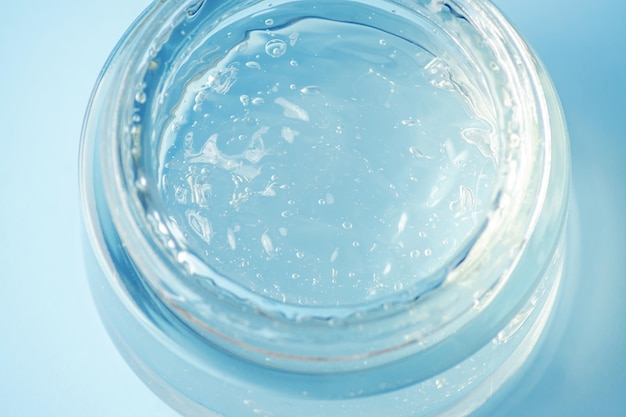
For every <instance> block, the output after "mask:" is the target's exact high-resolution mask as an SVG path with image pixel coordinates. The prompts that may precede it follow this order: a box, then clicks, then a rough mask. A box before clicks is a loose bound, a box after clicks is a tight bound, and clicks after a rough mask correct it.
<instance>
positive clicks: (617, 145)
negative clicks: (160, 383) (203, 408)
mask: <svg viewBox="0 0 626 417" xmlns="http://www.w3.org/2000/svg"><path fill="white" fill-rule="evenodd" d="M497 3H498V4H499V5H500V6H501V8H502V9H503V10H504V12H505V13H506V14H507V15H508V16H509V17H510V19H511V20H512V21H513V22H514V24H515V26H517V27H518V29H519V30H520V32H521V33H522V34H523V35H524V36H525V38H526V39H527V40H528V41H529V42H530V43H531V44H532V45H533V47H534V48H535V50H536V51H537V52H538V54H539V55H540V56H541V57H542V59H543V61H544V62H545V64H546V66H547V68H548V70H549V71H550V73H551V75H552V77H553V79H554V82H555V84H556V87H557V89H558V90H559V93H560V96H561V99H562V101H563V106H564V108H565V112H566V115H567V117H568V121H569V126H570V136H571V141H572V158H573V168H574V186H575V191H576V194H577V200H578V206H579V218H580V226H581V232H580V236H581V237H580V240H579V241H578V244H579V246H580V252H579V257H578V258H577V259H576V261H577V262H578V265H577V269H578V270H579V273H580V282H578V285H577V287H576V288H575V290H576V291H575V293H574V307H573V313H572V317H571V318H570V320H569V322H567V323H565V324H563V323H562V322H560V323H559V325H561V326H566V327H565V336H564V339H563V341H562V343H561V344H560V346H559V349H558V351H557V353H556V356H555V357H554V360H553V362H552V363H551V364H550V366H549V368H548V371H547V373H545V374H544V375H543V377H542V378H540V379H539V381H538V382H537V385H536V386H535V387H534V388H531V387H530V386H527V387H525V388H527V389H529V390H530V392H529V393H528V394H526V395H524V396H521V397H519V398H511V400H510V401H509V404H508V405H509V407H512V408H513V409H515V410H516V411H515V412H513V411H511V410H510V409H509V410H508V411H506V412H505V411H502V412H499V415H519V416H550V417H553V416H568V417H571V416H581V417H582V416H585V417H586V416H590V415H593V416H599V417H600V416H621V415H624V413H625V411H624V410H626V395H624V393H625V392H626V355H625V353H626V331H625V330H626V325H625V324H624V318H625V317H626V303H624V301H623V300H624V299H625V298H626V233H625V232H626V221H625V220H624V213H623V210H624V207H626V187H625V186H624V179H626V164H625V163H624V161H623V158H624V157H623V155H624V154H625V153H626V140H625V139H626V135H625V134H624V133H623V128H622V125H623V123H624V119H626V110H625V108H626V107H625V106H624V98H625V97H626V81H624V78H623V77H624V75H623V74H624V67H625V66H626V65H625V64H626V58H625V52H626V29H624V28H626V26H624V21H625V20H626V2H622V1H617V0H598V1H596V2H593V3H591V2H576V5H574V4H573V3H574V2H572V1H571V0H570V1H566V0H554V1H551V2H541V3H540V2H536V1H535V2H520V1H518V0H499V1H498V2H497ZM146 4H147V2H146V1H145V0H142V1H139V0H125V1H122V0H111V1H108V2H80V1H77V0H65V1H57V2H53V3H52V2H44V1H41V0H36V1H32V2H29V3H28V4H26V3H18V2H11V3H9V5H8V6H3V7H2V12H1V13H2V25H1V26H0V59H1V61H0V126H2V129H3V132H4V133H3V137H2V152H1V153H0V158H1V159H0V177H1V178H2V181H1V182H0V192H1V194H2V197H1V198H0V215H1V220H0V222H1V223H0V248H1V249H2V251H1V253H0V334H2V336H1V338H0V415H1V416H25V417H30V416H49V417H57V416H59V417H61V416H62V417H72V416H81V417H82V416H116V417H124V416H133V417H142V416H150V417H173V416H175V415H176V414H175V413H174V412H172V411H170V410H169V409H168V408H167V407H166V406H165V405H163V404H162V403H161V402H160V400H159V399H158V398H156V397H155V396H154V395H153V394H151V393H150V391H149V390H148V389H147V388H145V387H144V386H143V384H142V383H141V382H140V381H139V380H138V378H136V377H135V376H134V374H133V373H132V372H131V371H130V370H129V368H128V367H127V366H126V365H125V363H124V362H123V361H122V359H121V358H120V356H119V355H118V354H117V352H116V351H115V349H114V348H113V346H112V344H111V342H110V341H109V339H108V336H107V335H106V334H105V332H104V330H103V327H102V326H101V324H100V322H99V319H98V317H97V315H96V312H95V309H94V307H93V304H92V301H91V296H90V294H89V291H88V288H87V284H86V280H85V277H84V272H83V267H82V260H81V250H80V233H79V230H80V216H79V209H78V207H79V206H78V186H77V148H78V140H79V135H80V127H81V123H82V117H83V113H84V109H85V106H86V104H87V100H88V97H89V93H90V91H91V88H92V86H93V83H94V82H95V78H96V76H97V74H98V71H99V70H100V68H101V67H102V65H103V64H104V61H105V59H106V56H107V55H108V53H109V51H110V50H111V49H112V48H113V46H114V44H115V42H116V41H117V39H118V38H119V37H120V36H121V35H122V32H123V31H124V30H125V28H126V27H128V25H129V24H130V22H131V21H132V20H133V19H134V18H135V16H137V15H138V14H139V13H140V11H141V10H142V9H143V7H144V6H145V5H146ZM504 413H506V414H504ZM381 417H386V416H381ZM389 417H393V416H389Z"/></svg>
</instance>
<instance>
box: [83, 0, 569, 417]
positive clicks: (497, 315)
mask: <svg viewBox="0 0 626 417" xmlns="http://www.w3.org/2000/svg"><path fill="white" fill-rule="evenodd" d="M81 187H82V196H83V214H84V219H85V232H86V233H85V236H86V245H85V246H86V251H85V252H86V257H87V267H88V273H89V279H90V282H91V286H92V292H93V294H94V298H95V301H96V304H97V306H98V308H99V311H100V314H101V316H102V319H103V321H104V323H105V325H106V327H107V329H108V331H109V333H110V334H111V337H112V339H113V340H114V341H115V343H116V345H117V347H118V348H119V350H120V351H121V352H122V354H123V355H124V357H125V358H126V360H127V361H128V363H129V364H130V365H131V366H132V367H133V369H134V370H135V371H136V373H137V374H138V375H139V376H140V377H141V378H142V379H143V380H144V381H145V382H146V383H147V384H148V385H149V386H150V388H151V389H153V390H154V391H155V392H156V393H157V394H158V395H159V396H160V397H161V398H163V399H164V400H165V401H166V402H168V403H169V404H170V405H171V406H172V407H173V408H175V409H176V410H178V411H179V412H180V413H182V414H183V415H185V416H190V417H191V416H224V417H248V416H250V417H252V416H277V417H339V416H346V417H348V416H349V417H381V416H392V417H416V416H448V415H449V416H465V415H469V414H471V413H472V412H474V411H475V410H476V409H478V408H479V407H480V406H481V405H483V404H484V403H485V402H486V401H487V400H488V399H489V398H490V397H491V396H492V395H493V393H494V392H497V390H498V389H499V388H500V387H501V386H502V385H503V384H504V383H505V382H506V381H507V380H509V379H510V378H511V377H512V376H513V375H514V374H515V373H516V371H518V370H519V369H520V367H521V366H522V364H523V363H524V362H525V361H526V359H527V358H528V357H529V356H530V354H531V352H532V351H533V348H534V347H535V346H536V345H537V342H538V340H540V336H541V335H542V332H543V330H544V329H545V326H546V323H547V321H548V319H549V317H550V313H551V311H552V309H553V305H554V302H555V299H556V298H557V295H558V291H559V284H560V280H561V275H562V267H563V246H564V245H563V242H564V228H565V221H566V217H567V205H568V198H569V197H568V194H569V193H568V190H569V148H568V141H567V134H566V129H565V125H564V121H563V116H562V114H561V109H560V106H559V103H558V99H557V97H556V94H555V91H554V89H553V87H552V84H551V83H550V81H549V79H548V76H547V74H546V73H545V70H544V68H543V67H542V65H541V64H540V62H539V61H538V60H537V58H536V57H535V56H534V55H533V53H532V52H531V51H530V50H529V48H528V47H527V46H526V45H525V44H524V42H523V41H522V40H521V39H520V37H519V35H518V34H516V32H515V31H514V30H513V29H512V28H511V26H510V25H509V23H507V21H506V20H505V19H504V18H503V17H502V16H501V14H500V13H499V12H498V11H497V10H496V9H495V7H494V6H493V5H491V4H490V3H488V2H484V1H476V0H457V1H417V0H406V1H391V0H370V1H366V0H359V1H351V0H341V1H337V0H332V1H330V0H328V1H327V0H320V1H298V0H279V1H274V0H272V1H267V0H266V1H207V2H204V1H175V0H171V1H157V2H154V3H153V4H152V5H151V6H150V7H149V8H148V9H147V10H146V11H145V12H144V14H143V15H142V16H141V17H140V18H139V19H138V20H137V21H136V22H135V23H134V24H133V25H132V27H131V28H130V29H129V31H128V32H127V33H126V35H125V36H124V37H123V39H122V40H121V42H120V43H119V44H118V46H117V47H116V48H115V50H114V52H113V54H112V55H111V57H110V59H109V61H108V62H107V64H106V66H105V68H104V70H103V72H102V74H101V76H100V78H99V80H98V83H97V85H96V88H95V91H94V93H93V97H92V100H91V104H90V106H89V110H88V114H87V117H86V122H85V127H84V133H83V142H82V150H81Z"/></svg>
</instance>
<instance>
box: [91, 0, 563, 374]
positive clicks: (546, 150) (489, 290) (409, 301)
mask: <svg viewBox="0 0 626 417" xmlns="http://www.w3.org/2000/svg"><path fill="white" fill-rule="evenodd" d="M287 2H289V0H284V1H277V2H274V7H277V6H279V5H280V4H282V3H287ZM358 2H359V1H357V3H358ZM203 3H204V2H202V1H193V2H158V3H155V4H153V6H151V8H150V9H148V11H147V12H146V13H144V15H143V16H142V17H140V18H139V19H138V20H137V22H136V23H135V24H134V25H133V27H131V29H130V31H129V32H128V34H127V35H126V36H125V37H124V38H123V40H122V41H121V43H120V45H118V47H117V48H116V50H115V52H114V53H113V55H112V57H111V58H110V60H109V62H108V63H107V67H106V69H105V70H104V72H103V74H102V78H101V81H100V87H97V92H96V93H95V94H99V95H100V96H102V97H104V96H106V99H103V98H100V100H106V101H107V104H105V111H103V112H102V113H101V114H98V115H95V114H93V113H92V112H89V113H88V116H87V118H88V121H87V122H86V123H93V124H94V125H97V127H96V130H98V131H99V132H100V134H101V138H100V139H99V140H101V144H100V145H99V146H100V152H102V154H101V158H102V159H101V160H100V164H101V169H102V171H103V173H102V174H101V175H102V178H101V180H102V182H103V188H104V194H105V195H106V204H107V205H108V207H109V211H110V213H111V215H112V218H113V224H114V225H115V228H116V230H117V233H118V234H119V235H120V238H121V241H122V242H123V243H124V245H125V250H127V251H128V252H129V256H130V258H131V259H132V260H133V261H134V262H135V264H136V267H137V269H138V270H139V271H141V272H142V274H143V275H144V276H146V277H148V276H151V277H154V278H155V279H156V281H153V282H149V283H148V287H149V288H150V289H151V290H152V291H153V292H154V294H155V298H156V299H158V300H159V301H160V302H162V303H163V304H164V305H166V306H167V308H168V309H170V310H171V311H173V312H174V314H175V315H176V316H177V317H179V318H181V319H182V320H183V321H184V322H185V323H186V324H187V325H189V326H190V327H191V328H193V329H194V330H195V331H197V332H198V333H200V334H201V335H202V336H203V337H205V338H207V339H208V340H210V341H211V342H213V343H216V344H218V345H220V346H226V347H227V348H228V349H233V351H235V352H236V353H237V354H238V355H241V356H244V357H247V358H249V359H252V360H253V361H257V362H262V363H265V362H266V360H267V357H273V358H274V359H275V360H274V365H273V366H277V367H279V368H280V367H285V368H289V369H299V370H304V371H307V372H310V371H319V370H321V371H322V372H323V371H324V370H325V369H326V368H325V365H324V364H325V363H329V362H333V363H337V362H342V363H343V362H345V363H346V368H345V369H346V370H352V369H354V367H361V366H363V364H362V363H363V360H365V359H367V360H368V361H369V365H368V367H370V366H375V365H380V364H383V363H389V362H391V361H393V360H395V359H397V358H398V357H404V356H406V355H407V354H415V353H420V352H425V351H427V350H428V349H432V348H435V347H437V346H444V347H442V349H444V348H445V343H444V341H445V339H446V338H447V337H448V336H449V335H452V334H454V333H456V332H457V331H458V330H459V329H460V328H461V327H463V326H466V325H468V323H470V322H472V323H473V324H474V328H478V327H480V326H479V324H480V323H484V324H486V327H485V328H484V329H483V330H481V331H480V332H481V334H482V335H483V336H482V337H476V336H474V338H475V339H476V343H475V344H476V346H473V345H471V344H468V346H467V348H466V349H465V350H463V349H462V350H461V352H460V353H459V355H468V354H469V353H470V351H471V350H472V349H477V347H478V345H480V344H481V343H482V344H484V342H485V341H487V340H489V339H490V338H492V337H493V335H494V334H495V333H497V331H498V329H499V326H501V325H502V324H503V323H505V322H506V321H507V320H508V319H510V318H511V316H512V315H513V314H514V312H515V310H516V309H515V307H516V306H517V305H519V303H520V302H521V301H522V300H523V299H524V296H525V294H527V293H528V291H529V289H531V288H533V283H534V277H533V278H528V277H521V278H520V277H513V278H511V277H512V275H511V271H512V270H513V269H514V268H515V265H516V263H517V262H518V261H519V259H520V257H521V256H522V254H523V252H524V249H525V245H526V244H527V242H528V241H529V239H530V238H531V235H532V234H533V232H534V228H535V225H536V223H537V221H538V218H539V217H540V216H541V213H542V210H543V204H544V202H545V199H546V193H547V188H548V182H549V180H550V172H549V171H550V161H551V155H550V147H551V143H550V141H551V132H550V125H549V123H547V121H548V120H549V115H548V110H547V107H546V103H545V99H544V98H543V94H544V93H543V90H542V86H541V82H540V79H539V76H538V75H537V70H536V68H535V66H536V63H535V62H534V60H533V58H532V56H531V54H530V52H529V51H528V49H527V47H526V46H525V44H524V43H523V41H522V40H521V39H520V38H519V36H518V35H517V34H516V33H515V31H514V30H513V28H512V27H511V26H510V25H509V24H508V23H507V22H506V21H505V20H504V18H503V17H502V16H501V15H500V14H499V12H497V10H496V9H495V7H493V6H492V5H490V4H488V3H483V2H478V1H475V0H455V1H448V2H443V1H432V2H406V1H404V2H400V1H398V2H396V3H397V5H404V6H406V7H407V8H408V7H409V6H412V7H415V8H417V9H418V10H417V11H416V12H418V13H419V12H420V11H421V12H422V13H426V11H429V12H431V13H432V14H431V15H429V16H428V18H429V19H431V20H432V22H433V23H434V24H436V25H438V26H440V27H441V28H442V29H444V27H443V22H444V19H449V18H450V16H452V17H453V18H454V19H457V20H458V21H462V25H470V26H471V27H472V29H473V30H476V31H477V33H479V34H481V35H482V38H481V39H480V40H479V42H481V43H482V44H483V46H484V48H486V49H487V50H489V51H490V53H491V54H492V56H493V57H496V58H497V59H499V61H498V64H499V66H500V67H501V71H500V75H501V76H503V77H505V78H507V79H508V83H506V84H507V86H508V87H510V88H509V90H507V91H495V89H494V87H493V86H490V85H486V87H487V88H489V89H490V93H491V94H492V97H491V98H492V99H496V100H497V101H498V104H496V105H502V104H503V103H505V102H506V101H507V100H508V101H509V102H512V103H513V104H512V105H510V106H509V107H507V110H506V112H508V113H507V114H500V115H499V117H500V120H499V123H500V125H499V130H501V129H502V130H503V129H505V128H507V129H509V132H508V134H505V136H507V137H506V138H503V137H500V140H503V142H505V143H504V144H506V145H507V146H508V145H511V142H515V143H514V145H515V147H514V148H515V149H513V150H509V151H507V152H500V154H501V155H503V156H506V158H508V159H509V160H508V161H506V162H505V161H502V165H501V168H502V169H501V173H502V178H501V183H500V187H499V192H498V193H496V194H494V201H493V202H494V206H493V208H492V211H491V212H490V214H489V216H488V219H487V221H486V223H485V224H484V226H483V227H482V228H481V229H480V232H479V233H478V236H477V238H476V240H475V241H474V242H472V245H471V249H470V251H469V253H467V254H463V256H462V257H461V258H460V259H456V260H454V262H453V265H451V267H450V268H448V269H446V270H445V271H444V273H445V276H446V278H445V280H444V283H443V285H442V287H440V288H437V289H436V290H434V291H431V292H428V293H426V294H420V296H418V297H415V296H414V295H412V294H410V293H409V292H407V294H406V299H405V302H403V303H386V302H385V300H381V299H376V300H375V301H374V302H372V303H366V304H365V305H362V306H348V307H346V308H337V309H334V310H333V311H334V313H333V314H332V318H333V319H331V318H329V317H328V315H327V313H328V311H329V309H328V307H324V308H323V310H324V313H325V315H324V316H320V315H319V314H318V313H319V311H320V309H319V308H317V307H315V306H298V307H297V309H294V308H293V306H288V307H289V308H288V309H287V308H285V305H283V304H280V303H273V302H267V301H268V300H266V299H264V297H263V296H262V295H261V296H258V294H256V295H255V294H248V295H247V296H248V298H249V299H255V300H256V301H257V302H256V303H254V304H247V305H245V306H242V304H241V303H240V302H239V300H240V299H241V297H240V294H239V293H238V291H240V289H237V290H236V291H233V290H229V288H228V287H226V285H229V284H228V282H227V281H221V282H220V284H222V285H221V287H220V285H219V284H218V285H217V287H219V288H214V289H212V291H215V292H214V293H213V295H212V297H211V298H210V301H211V308H212V309H213V310H215V309H218V308H219V309H223V311H224V312H226V313H225V314H224V315H223V316H222V318H221V319H220V315H214V314H212V315H211V317H212V320H218V321H219V320H224V322H222V323H219V324H217V325H216V322H213V321H207V320H206V319H204V318H202V316H198V315H196V313H197V312H196V311H189V309H188V305H186V304H185V300H194V299H197V294H195V293H194V291H193V289H190V288H187V287H185V286H177V287H175V288H174V287H170V281H168V280H167V279H165V278H167V277H176V276H177V275H179V274H180V272H181V271H180V265H176V264H175V262H172V261H171V259H172V258H171V257H167V256H165V257H164V256H163V248H164V247H166V245H167V242H166V241H161V242H159V241H158V238H157V239H155V236H156V235H155V234H154V233H151V232H148V233H147V232H146V230H147V229H150V230H154V229H158V228H160V227H163V225H164V222H163V221H162V219H160V218H159V213H158V212H156V213H155V212H152V213H149V214H150V215H149V216H147V215H146V212H141V210H139V209H144V208H145V206H146V204H147V203H146V201H145V199H144V200H141V199H137V198H136V195H137V191H138V190H139V191H142V190H141V189H142V187H146V184H142V183H141V181H139V182H138V181H137V178H136V177H135V176H134V175H129V173H128V162H127V161H126V159H127V158H128V155H130V154H131V153H132V149H131V147H132V143H133V141H134V140H136V135H140V134H141V132H137V131H133V129H132V128H131V127H130V126H129V124H128V120H129V117H130V116H132V112H129V106H130V107H132V106H133V104H134V103H135V102H136V97H135V95H136V91H137V88H136V87H137V85H140V84H141V79H140V78H141V74H143V73H144V72H145V68H147V66H148V65H149V60H146V57H149V56H150V53H152V52H150V50H151V48H154V45H155V42H156V43H158V42H159V36H160V37H161V39H166V38H167V36H168V33H169V30H170V29H171V28H170V26H171V25H172V22H173V18H172V16H181V17H177V19H183V18H187V17H185V16H190V13H192V14H193V13H196V12H197V11H198V10H199V8H200V7H203ZM225 3H227V2H225ZM248 3H253V2H242V4H245V5H247V4H248ZM390 4H391V3H390ZM418 4H419V5H418ZM407 5H408V6H407ZM242 7H243V6H242ZM414 11H415V10H414ZM231 13H233V14H234V12H231ZM424 16H426V15H424ZM447 25H448V26H445V27H446V28H447V29H445V30H442V32H443V33H444V34H445V36H447V37H448V38H450V39H456V40H457V41H458V39H459V36H458V34H459V33H458V32H456V31H457V30H458V27H453V26H450V24H449V22H447ZM459 27H460V26H459ZM446 31H448V32H446ZM155 35H157V36H155ZM155 39H156V41H155ZM457 46H458V48H459V49H462V50H464V52H465V53H467V50H466V48H467V47H468V45H467V44H462V43H460V44H457ZM475 58H476V57H475ZM480 65H481V68H480V71H484V70H485V69H486V68H487V67H488V66H489V65H490V62H482V63H480ZM103 78H106V80H104V81H103ZM487 84H488V82H487ZM494 84H495V82H494ZM102 86H106V88H107V91H104V90H103V87H102ZM92 109H93V107H92ZM96 119H97V120H96ZM92 120H96V121H92ZM511 129H513V131H514V132H517V133H514V134H513V133H511ZM87 130H88V129H87V128H85V131H87ZM500 133H503V132H502V131H500ZM93 140H95V139H94V137H87V136H84V138H83V141H84V142H87V141H93ZM83 146H84V145H83ZM125 152H126V153H127V155H124V153H125ZM90 163H91V161H90V160H89V155H85V154H84V156H83V158H82V164H83V165H82V170H83V172H84V171H85V170H86V168H85V167H86V165H88V164H90ZM85 177H86V176H85V175H83V178H84V181H85V180H86V178H85ZM88 187H89V185H88V184H84V185H83V188H84V189H85V188H88ZM148 195H149V194H148ZM86 203H87V205H88V207H87V208H86V210H85V211H86V212H87V213H90V214H91V215H90V216H88V217H90V220H88V221H91V222H95V220H94V218H96V217H97V216H98V214H97V213H98V210H97V208H95V207H94V206H93V205H90V206H89V204H90V202H89V201H86ZM91 204H94V203H93V202H91ZM147 224H148V225H150V226H149V227H146V225H147ZM92 227H93V226H92ZM96 234H97V232H96ZM98 245H99V246H102V245H103V243H102V242H100V243H99V244H98ZM185 256H188V255H185ZM167 259H170V261H167ZM175 260H176V261H177V262H179V263H180V262H183V263H185V259H184V257H181V252H178V253H177V254H176V258H175ZM196 273H197V272H196ZM164 277H165V278H164ZM512 280H516V282H512ZM523 280H525V282H522V281H523ZM175 281H176V280H174V281H172V282H175ZM154 282H158V285H155V284H154ZM176 282H177V281H176ZM505 287H510V289H509V290H507V294H509V296H511V294H512V293H514V292H515V290H519V289H523V290H524V291H520V293H519V294H517V295H515V296H514V297H513V298H512V299H508V300H507V301H508V304H509V306H508V308H506V311H505V312H503V313H500V317H499V319H498V320H493V318H489V317H487V313H485V312H486V311H492V310H493V309H495V307H494V306H495V304H494V300H495V299H496V297H498V294H500V293H502V292H503V291H504V289H505ZM230 288H231V289H232V288H233V287H230ZM458 298H462V300H461V301H462V303H461V304H462V306H461V305H459V307H457V308H456V309H454V311H456V312H457V313H458V314H457V315H449V314H448V313H446V314H442V316H441V317H440V321H439V322H438V323H437V325H436V326H435V325H433V323H426V324H424V322H423V321H421V320H423V319H422V318H421V317H423V316H421V313H422V312H423V311H424V310H426V309H432V308H433V307H434V308H437V306H439V308H441V302H442V301H441V300H442V299H443V300H445V301H446V302H445V303H444V304H445V305H447V306H450V305H452V304H453V303H458ZM181 300H182V301H181ZM201 301H202V300H201ZM203 302H204V301H203ZM129 303H130V304H132V301H130V300H129ZM503 303H504V302H500V303H497V305H498V306H499V307H502V306H503V305H506V303H504V304H503ZM355 307H356V308H355ZM251 317H254V320H257V321H256V322H255V323H256V326H249V324H250V318H251ZM277 323H279V324H278V325H277ZM374 328H375V329H376V330H373V329H374ZM233 329H235V330H236V331H233ZM268 329H272V332H271V337H270V338H268V337H267V331H268ZM294 329H297V330H296V331H294ZM347 329H351V330H352V331H348V330H347ZM364 329H366V330H364ZM307 332H315V334H316V335H317V336H319V335H320V334H323V335H325V336H324V338H325V340H326V341H327V343H328V344H329V348H328V349H327V350H326V351H324V352H321V354H320V353H319V352H315V351H314V350H315V349H317V348H314V349H310V348H306V349H304V350H303V346H304V345H305V344H306V343H307V338H306V337H304V335H305V334H306V333H307ZM398 332H400V333H404V334H405V335H409V337H408V338H403V339H402V340H401V343H398V342H397V340H396V339H397V338H396V337H395V335H397V333H398ZM390 334H391V336H390ZM392 336H393V337H392ZM350 337H360V338H361V339H362V340H365V341H368V342H371V343H373V346H374V347H373V348H370V350H367V351H365V352H359V351H358V349H360V348H355V347H354V346H351V344H350V343H348V342H349V338H350ZM391 338H394V341H393V342H391V341H386V340H387V339H391ZM377 339H380V340H381V341H379V342H375V340H377ZM337 346H340V347H341V349H339V350H337V349H336V347H337ZM302 351H304V352H308V353H306V354H301V353H300V352H302ZM276 363H278V364H276ZM356 363H358V365H355V364H356ZM441 366H444V365H441ZM445 366H447V365H445ZM425 368H426V367H425Z"/></svg>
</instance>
